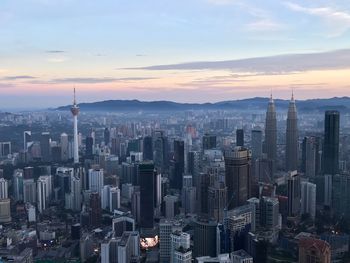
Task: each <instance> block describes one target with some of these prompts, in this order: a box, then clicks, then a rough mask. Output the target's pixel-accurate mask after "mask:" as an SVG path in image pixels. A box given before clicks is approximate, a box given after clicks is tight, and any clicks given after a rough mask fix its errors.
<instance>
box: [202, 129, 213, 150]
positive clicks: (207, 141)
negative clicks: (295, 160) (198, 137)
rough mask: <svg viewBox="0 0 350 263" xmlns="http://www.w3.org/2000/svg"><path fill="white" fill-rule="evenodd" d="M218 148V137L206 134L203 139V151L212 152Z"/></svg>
mask: <svg viewBox="0 0 350 263" xmlns="http://www.w3.org/2000/svg"><path fill="white" fill-rule="evenodd" d="M215 148H216V136H215V135H210V134H207V133H206V134H204V136H203V138H202V149H203V151H205V150H210V149H215Z"/></svg>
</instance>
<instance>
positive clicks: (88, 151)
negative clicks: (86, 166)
mask: <svg viewBox="0 0 350 263" xmlns="http://www.w3.org/2000/svg"><path fill="white" fill-rule="evenodd" d="M93 148H94V139H93V138H92V137H91V136H87V137H86V139H85V157H86V158H87V159H92V158H93V154H94V152H93V150H94V149H93Z"/></svg>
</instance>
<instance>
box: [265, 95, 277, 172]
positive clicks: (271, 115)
mask: <svg viewBox="0 0 350 263" xmlns="http://www.w3.org/2000/svg"><path fill="white" fill-rule="evenodd" d="M265 151H266V154H267V158H268V159H271V160H273V161H274V167H276V157H277V118H276V108H275V103H274V101H273V99H272V95H271V97H270V101H269V105H268V107H267V112H266V122H265Z"/></svg>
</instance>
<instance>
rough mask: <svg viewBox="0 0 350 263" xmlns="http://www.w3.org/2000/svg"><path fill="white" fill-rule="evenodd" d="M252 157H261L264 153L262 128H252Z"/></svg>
mask: <svg viewBox="0 0 350 263" xmlns="http://www.w3.org/2000/svg"><path fill="white" fill-rule="evenodd" d="M251 147H252V158H253V159H256V158H260V157H261V155H262V131H261V130H260V129H257V128H255V129H254V130H252V141H251Z"/></svg>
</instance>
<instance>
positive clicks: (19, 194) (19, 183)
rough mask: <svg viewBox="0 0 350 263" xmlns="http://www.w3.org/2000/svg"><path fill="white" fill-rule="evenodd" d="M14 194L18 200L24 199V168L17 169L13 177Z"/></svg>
mask: <svg viewBox="0 0 350 263" xmlns="http://www.w3.org/2000/svg"><path fill="white" fill-rule="evenodd" d="M12 184H13V195H14V197H15V200H16V201H22V200H23V170H21V169H16V170H15V171H14V172H13V177H12Z"/></svg>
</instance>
